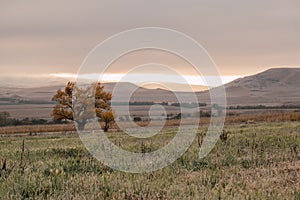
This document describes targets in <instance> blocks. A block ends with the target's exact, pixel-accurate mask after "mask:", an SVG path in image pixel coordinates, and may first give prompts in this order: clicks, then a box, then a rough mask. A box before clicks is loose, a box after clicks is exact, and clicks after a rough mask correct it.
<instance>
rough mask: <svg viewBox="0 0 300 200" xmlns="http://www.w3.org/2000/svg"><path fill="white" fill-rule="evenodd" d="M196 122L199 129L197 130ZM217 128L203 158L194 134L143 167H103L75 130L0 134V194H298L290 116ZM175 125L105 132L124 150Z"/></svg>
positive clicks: (166, 135) (149, 147)
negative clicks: (135, 133)
mask: <svg viewBox="0 0 300 200" xmlns="http://www.w3.org/2000/svg"><path fill="white" fill-rule="evenodd" d="M204 129H205V128H204V127H203V128H202V129H201V130H199V133H200V132H201V133H203V132H205V131H204ZM225 131H226V133H227V139H226V141H225V142H222V141H221V140H220V141H219V142H218V143H217V145H216V146H215V148H214V149H213V151H212V152H211V153H210V154H209V155H208V156H207V157H206V158H204V159H201V160H199V159H198V151H199V141H198V140H197V139H195V141H194V143H193V145H192V146H191V148H189V150H188V151H187V152H186V153H185V154H184V155H183V156H182V157H180V158H179V159H178V160H177V161H176V162H174V163H173V164H171V165H170V166H168V167H166V168H164V169H161V170H158V171H156V172H152V173H146V174H127V173H123V172H118V171H114V170H111V169H110V168H108V167H106V166H104V165H103V164H101V163H100V162H99V161H97V160H96V159H95V158H93V157H92V156H91V155H90V154H89V152H87V151H86V149H85V148H84V146H83V145H82V143H81V141H80V139H79V138H78V137H77V136H76V135H67V136H30V137H29V136H27V137H3V138H0V149H1V151H0V167H1V170H0V197H1V199H299V198H300V193H299V191H300V182H299V180H300V153H299V151H300V135H299V132H300V124H299V123H298V122H287V123H282V122H281V123H262V124H254V125H253V124H248V125H245V126H243V127H241V126H239V125H227V126H226V127H225ZM175 132H176V129H173V128H167V129H165V130H164V131H163V132H162V133H160V134H158V135H156V136H155V137H153V138H151V139H136V138H132V137H128V136H126V134H124V133H122V132H109V133H108V137H109V138H110V139H111V141H113V142H114V143H116V144H117V145H120V146H122V148H124V149H128V150H131V151H136V152H147V151H153V150H155V149H157V148H160V147H161V146H164V145H165V144H166V143H168V142H169V141H170V139H172V137H174V134H175ZM23 140H24V146H23ZM200 141H201V139H200ZM21 157H22V159H21ZM4 162H5V165H6V166H5V168H3V164H4ZM20 163H22V165H21V164H20ZM22 167H23V168H22Z"/></svg>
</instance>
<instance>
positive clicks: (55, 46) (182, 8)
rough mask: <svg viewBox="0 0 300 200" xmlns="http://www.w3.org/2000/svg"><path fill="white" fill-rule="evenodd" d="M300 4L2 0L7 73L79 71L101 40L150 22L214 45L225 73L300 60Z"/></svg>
mask: <svg viewBox="0 0 300 200" xmlns="http://www.w3.org/2000/svg"><path fill="white" fill-rule="evenodd" d="M299 10H300V1H299V0H285V1H282V0H280V1H279V0H252V1H241V0H224V1H223V0H218V1H216V0H215V1H214V0H206V1H201V0H195V1H188V0H187V1H183V0H181V1H178V0H164V1H156V0H151V1H141V0H130V1H125V0H123V1H115V2H112V1H71V0H70V1H65V0H63V1H62V0H60V1H31V0H27V1H11V0H2V1H1V3H0V69H1V74H54V73H55V74H57V73H76V72H77V70H78V68H79V66H80V65H81V63H82V62H83V59H84V58H85V57H86V55H87V54H88V53H89V51H90V50H92V49H93V48H94V47H95V46H96V45H97V44H98V43H100V42H101V41H103V40H105V39H106V38H108V37H109V36H111V35H113V34H116V33H119V32H121V31H124V30H127V29H132V28H137V27H145V26H155V27H165V28H170V29H175V30H178V31H180V32H183V33H185V34H187V35H189V36H191V37H192V38H194V39H195V40H196V41H198V42H199V43H200V44H202V45H203V46H204V47H205V49H206V50H207V51H208V52H209V54H210V55H211V57H212V58H213V60H214V61H215V63H216V64H217V66H218V68H219V70H220V72H221V73H222V75H228V76H234V75H246V74H254V73H257V72H260V71H262V70H264V69H267V68H270V67H278V66H287V67H297V66H300V55H299V52H300V37H299V36H300V12H299ZM127 61H128V62H130V59H127ZM124 65H126V63H124ZM127 65H128V63H127ZM129 65H130V64H129ZM114 72H115V73H118V70H116V71H114Z"/></svg>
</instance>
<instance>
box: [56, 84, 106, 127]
mask: <svg viewBox="0 0 300 200" xmlns="http://www.w3.org/2000/svg"><path fill="white" fill-rule="evenodd" d="M92 97H94V98H92ZM111 97H112V96H111V93H110V92H106V91H104V86H102V85H101V83H99V82H98V83H94V84H91V85H90V86H88V87H85V88H79V87H77V86H76V85H75V83H73V82H68V84H67V85H66V87H65V88H64V90H61V89H60V90H58V91H57V93H56V94H55V95H54V96H53V98H52V101H55V102H56V105H55V106H54V108H53V112H52V117H53V119H54V120H57V121H60V120H70V121H75V122H76V123H77V126H78V129H79V130H83V129H84V127H85V125H86V123H87V122H88V120H89V119H92V118H93V116H94V115H95V114H96V117H98V118H99V119H101V118H102V117H103V116H104V114H105V113H107V112H111V107H110V100H111ZM72 101H73V102H72ZM107 130H108V128H107ZM107 130H106V131H107Z"/></svg>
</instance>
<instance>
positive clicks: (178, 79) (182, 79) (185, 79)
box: [51, 73, 240, 87]
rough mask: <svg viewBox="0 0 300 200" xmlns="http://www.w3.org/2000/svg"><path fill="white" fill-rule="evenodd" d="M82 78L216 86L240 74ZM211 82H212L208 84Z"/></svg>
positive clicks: (63, 75) (71, 76)
mask: <svg viewBox="0 0 300 200" xmlns="http://www.w3.org/2000/svg"><path fill="white" fill-rule="evenodd" d="M51 76H54V77H58V78H66V79H73V80H76V79H77V78H78V75H76V74H70V73H56V74H51ZM80 78H82V79H87V80H95V81H96V80H101V81H102V82H132V83H135V84H139V83H145V82H156V83H163V82H168V83H177V84H189V85H199V86H200V85H201V86H209V87H215V86H218V85H220V84H219V83H220V81H216V84H213V82H214V80H220V79H221V83H222V84H226V83H228V82H231V81H233V80H235V79H237V78H240V76H221V77H220V78H219V77H217V76H191V75H182V76H175V75H168V74H154V73H153V74H139V73H135V74H121V73H119V74H117V73H116V74H112V73H107V74H103V75H102V76H101V75H100V74H84V75H80ZM208 83H211V84H208Z"/></svg>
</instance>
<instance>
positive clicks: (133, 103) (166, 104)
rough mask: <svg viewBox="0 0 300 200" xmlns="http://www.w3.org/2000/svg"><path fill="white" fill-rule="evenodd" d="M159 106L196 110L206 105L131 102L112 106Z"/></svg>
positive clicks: (117, 103)
mask: <svg viewBox="0 0 300 200" xmlns="http://www.w3.org/2000/svg"><path fill="white" fill-rule="evenodd" d="M154 104H159V105H162V106H176V107H186V108H196V107H205V106H207V104H206V103H177V102H176V103H172V102H165V101H164V102H159V103H157V102H153V101H133V102H129V103H128V102H113V105H120V106H122V105H130V106H147V105H154Z"/></svg>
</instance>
